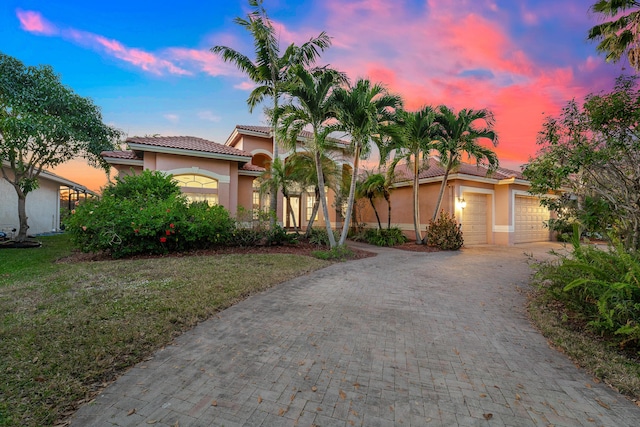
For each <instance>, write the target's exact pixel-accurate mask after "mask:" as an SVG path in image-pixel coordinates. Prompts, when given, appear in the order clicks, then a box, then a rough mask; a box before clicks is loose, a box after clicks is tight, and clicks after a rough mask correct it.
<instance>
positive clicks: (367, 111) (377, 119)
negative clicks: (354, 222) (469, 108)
mask: <svg viewBox="0 0 640 427" xmlns="http://www.w3.org/2000/svg"><path fill="white" fill-rule="evenodd" d="M333 98H334V99H335V108H336V109H337V110H336V111H337V118H338V121H339V122H340V124H339V127H340V129H342V130H344V131H346V132H348V133H349V134H350V135H351V149H352V150H353V170H352V172H351V185H350V188H349V196H348V198H347V213H346V215H345V218H344V225H343V228H342V234H341V235H340V241H339V242H338V244H339V245H343V244H344V243H345V241H346V239H347V234H348V232H349V225H350V224H349V223H350V222H351V214H352V210H353V200H354V197H355V189H356V181H357V177H358V167H359V162H360V158H361V157H362V156H367V155H368V154H369V152H370V150H371V143H372V141H373V137H374V136H377V135H378V134H379V133H380V129H381V126H383V125H384V124H385V123H389V122H390V121H391V120H392V119H393V113H394V112H395V110H396V109H397V108H400V107H401V106H402V100H401V99H400V97H399V96H397V95H392V94H390V93H389V92H388V91H387V90H386V89H385V88H384V87H383V86H382V85H380V84H371V82H370V81H369V80H367V79H360V80H358V81H357V82H356V84H355V85H353V86H352V87H350V88H348V89H345V88H338V89H336V91H335V92H334V94H333Z"/></svg>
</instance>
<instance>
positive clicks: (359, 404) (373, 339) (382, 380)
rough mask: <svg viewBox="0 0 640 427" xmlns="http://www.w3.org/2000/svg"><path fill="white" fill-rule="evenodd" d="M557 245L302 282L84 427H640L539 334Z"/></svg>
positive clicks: (95, 412) (153, 371)
mask: <svg viewBox="0 0 640 427" xmlns="http://www.w3.org/2000/svg"><path fill="white" fill-rule="evenodd" d="M548 248H549V245H529V246H525V247H517V248H498V247H480V248H471V249H465V250H463V251H460V252H439V253H430V254H424V253H413V252H404V251H400V250H393V249H380V250H378V252H379V255H378V256H377V257H373V258H367V259H363V260H359V261H355V262H349V263H344V264H335V265H333V266H331V267H329V268H326V269H324V270H320V271H317V272H315V273H312V274H310V275H307V276H304V277H300V278H298V279H295V280H292V281H289V282H286V283H284V284H282V285H280V286H278V287H276V288H274V289H271V290H269V291H267V292H264V293H262V294H259V295H256V296H253V297H251V298H249V299H248V300H246V301H244V302H242V303H240V304H238V305H236V306H234V307H232V308H230V309H228V310H225V311H224V312H221V313H220V315H219V316H218V317H216V318H214V319H212V320H209V321H207V322H205V323H202V324H201V325H199V326H198V327H196V328H195V329H194V330H192V331H191V332H189V333H186V334H184V335H183V336H181V337H180V338H178V339H177V340H176V341H175V343H174V344H173V345H171V346H169V347H167V348H165V349H163V350H161V351H159V352H157V354H156V355H155V356H154V358H153V359H152V360H149V361H148V362H145V363H142V364H140V365H138V366H136V367H135V368H133V369H131V370H130V371H129V372H128V373H127V374H126V375H124V376H123V377H122V378H120V379H119V380H118V381H117V382H116V383H114V384H113V385H111V386H109V387H108V388H107V389H106V390H105V391H104V392H103V393H102V394H101V395H100V396H99V397H98V398H97V399H96V400H95V402H94V403H92V404H88V405H85V406H83V407H82V408H81V409H80V411H79V412H78V413H77V414H76V416H75V417H74V418H73V420H72V425H73V426H84V425H87V426H108V425H118V426H135V425H149V424H155V425H161V426H174V425H179V426H225V427H230V426H238V425H247V426H257V425H263V426H281V425H282V426H294V425H297V426H312V425H316V426H322V427H329V426H346V427H348V426H387V425H388V426H391V425H398V426H431V425H433V426H448V425H452V426H455V425H462V426H480V425H490V426H502V425H510V426H540V425H556V426H560V425H566V426H582V425H585V426H600V425H604V426H616V427H618V426H638V425H640V408H637V407H636V406H635V405H634V404H633V403H632V402H630V401H628V400H626V399H624V398H623V397H621V396H619V395H618V394H616V393H615V392H613V391H612V390H610V389H608V388H607V387H606V386H603V385H602V384H595V383H594V382H593V380H592V378H591V377H590V376H589V375H587V374H586V373H584V372H583V371H581V370H579V369H577V368H575V367H574V365H573V364H572V363H571V362H570V361H569V360H567V359H566V357H565V356H563V355H562V354H560V353H558V352H556V351H554V350H552V349H550V348H549V347H548V345H547V343H546V341H545V339H544V338H543V337H542V336H541V335H540V334H539V333H538V332H536V331H535V330H534V329H533V328H532V327H531V325H530V324H529V322H528V320H527V317H526V314H525V310H524V303H525V299H526V298H525V296H524V295H523V293H522V292H521V290H522V289H524V288H526V283H527V279H528V276H529V269H528V266H527V264H526V256H525V255H524V254H523V253H524V252H529V253H535V254H544V253H545V252H546V250H547V249H548ZM134 410H135V411H134Z"/></svg>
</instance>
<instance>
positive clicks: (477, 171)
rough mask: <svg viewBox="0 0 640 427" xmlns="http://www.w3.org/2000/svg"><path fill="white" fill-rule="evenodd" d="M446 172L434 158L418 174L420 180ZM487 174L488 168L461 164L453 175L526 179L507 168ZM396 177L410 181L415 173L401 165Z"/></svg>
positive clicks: (497, 178)
mask: <svg viewBox="0 0 640 427" xmlns="http://www.w3.org/2000/svg"><path fill="white" fill-rule="evenodd" d="M444 172H445V171H444V168H443V167H442V166H441V165H440V164H439V162H438V160H437V159H434V158H433V157H432V158H430V159H429V167H428V168H427V169H423V170H421V171H420V172H419V174H418V178H419V179H426V178H436V177H440V176H444ZM487 172H488V168H487V166H483V165H480V166H478V165H476V164H475V163H461V164H460V166H459V167H458V168H457V169H454V170H453V171H452V172H451V173H452V174H455V173H460V174H465V175H471V176H477V177H481V178H493V179H496V180H501V179H508V178H516V179H524V176H523V175H522V173H521V172H518V171H514V170H511V169H506V168H498V169H497V170H496V171H495V172H494V173H493V174H492V175H487ZM396 177H397V181H398V182H401V181H407V180H410V179H412V177H413V171H412V170H410V169H409V168H408V167H407V165H406V164H400V165H398V166H397V167H396Z"/></svg>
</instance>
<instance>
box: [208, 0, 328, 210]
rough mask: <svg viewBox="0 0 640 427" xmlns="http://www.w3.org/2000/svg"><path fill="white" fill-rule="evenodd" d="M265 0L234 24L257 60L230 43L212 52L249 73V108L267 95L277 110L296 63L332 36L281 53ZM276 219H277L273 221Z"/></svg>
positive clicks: (274, 121)
mask: <svg viewBox="0 0 640 427" xmlns="http://www.w3.org/2000/svg"><path fill="white" fill-rule="evenodd" d="M262 3H263V0H249V5H250V6H251V7H252V8H253V10H252V11H251V12H250V13H249V14H247V17H246V18H241V17H237V18H236V19H235V21H234V22H235V23H236V24H238V25H240V26H241V27H242V28H244V29H245V30H247V31H248V32H249V33H250V34H251V36H252V37H253V46H254V50H255V52H254V54H255V60H254V61H252V60H251V59H250V58H249V57H248V56H246V55H244V54H242V53H240V52H238V51H236V50H234V49H232V48H230V47H227V46H214V47H212V48H211V51H212V52H213V53H215V54H217V55H220V56H221V57H222V59H223V60H224V61H225V62H232V63H234V64H235V65H236V66H237V67H238V69H240V70H241V71H242V72H244V73H245V74H247V76H248V77H249V78H250V79H251V81H253V82H254V83H255V84H256V85H257V87H256V88H255V89H253V91H252V92H251V94H250V95H249V98H248V99H247V104H249V111H250V112H253V108H254V107H255V106H256V105H258V104H259V103H261V102H262V101H263V100H264V98H265V97H270V98H271V100H272V101H273V108H272V111H276V110H278V104H279V100H280V96H281V95H282V91H283V86H284V85H285V83H286V81H287V73H288V70H289V68H290V67H291V66H292V65H294V64H302V65H304V66H309V65H311V64H313V63H314V62H315V60H316V59H317V58H318V56H319V55H320V52H321V51H324V50H325V49H327V48H328V47H329V46H331V39H330V38H329V36H328V35H327V34H325V33H324V32H322V33H320V34H319V35H318V37H315V38H312V39H310V40H309V41H307V42H306V43H304V44H303V45H302V46H296V45H295V44H293V43H292V44H290V45H289V46H287V48H286V49H285V51H284V52H282V53H281V50H280V42H279V37H278V35H277V34H276V30H275V28H274V27H273V24H272V22H271V20H270V19H269V17H268V15H267V11H266V10H265V8H264V6H263V5H262ZM277 127H278V118H277V116H275V115H271V129H272V133H273V158H274V159H276V158H278V155H279V150H278V139H277V132H276V129H277ZM270 205H271V206H270V208H271V210H273V211H275V212H277V211H278V198H277V189H273V191H271V200H270ZM274 221H275V220H274Z"/></svg>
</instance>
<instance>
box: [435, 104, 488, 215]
mask: <svg viewBox="0 0 640 427" xmlns="http://www.w3.org/2000/svg"><path fill="white" fill-rule="evenodd" d="M437 121H438V123H439V125H440V131H441V135H440V138H438V139H437V140H436V142H435V145H434V147H433V148H434V149H435V150H436V151H438V152H439V154H440V164H441V165H442V166H443V167H444V177H443V178H442V185H441V186H440V192H439V193H438V198H437V200H436V207H435V210H434V212H433V217H432V218H431V219H432V221H436V219H437V218H438V211H439V210H440V205H441V204H442V197H443V196H444V189H445V188H446V187H447V180H448V179H449V174H450V173H451V171H452V170H453V169H454V168H456V167H457V166H459V165H460V160H461V157H462V156H463V154H465V153H466V154H467V157H468V158H472V157H473V158H475V159H476V162H477V164H482V163H484V162H486V163H488V165H489V171H492V170H495V169H497V168H498V157H497V156H496V154H495V153H494V152H493V151H492V150H491V149H489V148H486V147H483V146H482V145H479V144H478V139H480V138H487V139H489V140H491V142H492V143H493V145H494V147H495V146H496V145H497V144H498V134H497V133H496V132H495V131H494V130H493V124H494V118H493V114H492V113H491V112H490V111H488V110H484V109H483V110H467V109H462V110H460V111H459V112H458V114H455V113H454V112H453V111H452V110H451V109H450V108H448V107H446V106H444V105H442V106H440V107H438V115H437ZM478 121H481V122H484V124H485V126H484V127H478V126H476V125H477V123H478Z"/></svg>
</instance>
